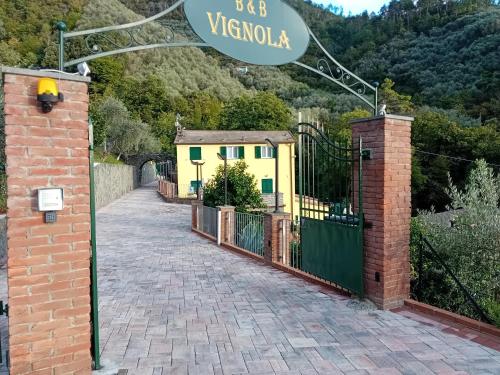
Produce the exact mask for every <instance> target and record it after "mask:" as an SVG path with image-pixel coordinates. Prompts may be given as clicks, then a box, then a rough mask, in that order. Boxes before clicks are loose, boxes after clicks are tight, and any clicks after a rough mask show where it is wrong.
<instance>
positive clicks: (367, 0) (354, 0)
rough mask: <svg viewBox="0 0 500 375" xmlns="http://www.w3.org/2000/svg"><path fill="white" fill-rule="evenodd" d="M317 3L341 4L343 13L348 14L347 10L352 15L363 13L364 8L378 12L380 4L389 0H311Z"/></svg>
mask: <svg viewBox="0 0 500 375" xmlns="http://www.w3.org/2000/svg"><path fill="white" fill-rule="evenodd" d="M312 1H313V2H315V3H317V4H323V5H325V6H328V5H329V4H332V5H333V6H341V7H342V8H344V15H348V14H349V12H351V13H352V15H356V14H360V13H363V11H364V10H368V13H370V12H372V11H373V12H375V13H378V11H379V10H380V8H382V5H384V4H385V3H388V2H389V0H312Z"/></svg>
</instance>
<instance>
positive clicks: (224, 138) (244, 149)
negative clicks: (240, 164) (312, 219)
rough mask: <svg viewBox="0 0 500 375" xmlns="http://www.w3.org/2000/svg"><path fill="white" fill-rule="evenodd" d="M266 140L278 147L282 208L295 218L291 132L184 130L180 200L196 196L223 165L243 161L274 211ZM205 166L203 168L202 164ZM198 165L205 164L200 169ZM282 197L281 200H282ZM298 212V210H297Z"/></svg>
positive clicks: (179, 154)
mask: <svg viewBox="0 0 500 375" xmlns="http://www.w3.org/2000/svg"><path fill="white" fill-rule="evenodd" d="M266 138H267V139H269V140H270V141H271V142H273V143H274V144H275V145H277V146H278V161H279V168H278V170H279V172H278V173H279V176H278V177H279V181H278V188H279V193H280V205H282V208H283V211H285V212H289V213H291V214H292V217H294V216H295V214H298V213H295V212H294V195H295V140H294V139H293V137H292V134H291V133H290V132H289V131H239V130H182V131H180V132H178V133H177V136H176V138H175V141H174V144H175V145H176V148H177V184H178V195H179V197H180V198H188V197H193V196H195V195H196V189H197V186H203V184H205V183H207V182H208V181H209V180H210V179H211V178H213V177H214V175H215V171H216V168H217V167H218V166H219V165H223V163H224V161H223V160H221V159H219V157H218V156H217V154H218V153H220V154H221V155H223V156H225V157H226V158H227V162H228V165H230V164H231V163H234V162H236V161H237V160H244V161H245V163H246V164H247V165H248V172H249V173H251V174H253V175H254V176H255V179H256V180H257V186H258V187H259V189H260V191H261V192H262V194H263V197H264V201H265V202H266V204H267V205H268V206H269V207H274V193H275V186H276V176H275V155H274V153H273V148H272V147H271V146H270V145H269V144H268V143H267V142H266ZM202 163H203V164H202ZM196 164H202V165H201V166H197V165H196ZM281 196H282V198H281ZM295 210H296V209H295Z"/></svg>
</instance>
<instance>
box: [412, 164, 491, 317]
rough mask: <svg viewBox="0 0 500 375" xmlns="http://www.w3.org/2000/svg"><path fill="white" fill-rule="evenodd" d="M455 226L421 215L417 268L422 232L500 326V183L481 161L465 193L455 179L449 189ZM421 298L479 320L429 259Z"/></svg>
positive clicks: (414, 258)
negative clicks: (499, 313)
mask: <svg viewBox="0 0 500 375" xmlns="http://www.w3.org/2000/svg"><path fill="white" fill-rule="evenodd" d="M446 193H447V194H448V195H449V198H450V200H451V207H452V208H454V209H460V210H458V211H453V212H452V213H451V215H450V216H451V220H452V225H451V226H449V225H447V223H443V222H442V221H440V220H437V219H436V215H435V214H433V213H432V212H421V213H420V215H419V216H418V218H417V219H416V222H415V223H414V227H413V237H412V265H413V267H414V268H416V267H417V266H418V248H417V246H418V238H417V237H416V236H417V235H418V233H419V232H420V233H423V234H424V235H425V236H426V237H427V238H428V239H429V242H430V243H431V244H432V245H433V247H434V248H435V249H436V251H438V253H439V255H440V257H441V258H442V259H443V260H444V261H445V262H446V264H447V265H448V266H449V268H450V269H451V270H452V272H453V273H454V274H455V275H456V276H457V278H458V279H459V280H460V281H461V282H462V283H463V284H464V286H465V287H466V288H467V289H468V290H469V291H470V293H471V294H472V295H473V296H474V298H475V299H476V301H477V302H478V303H479V305H480V306H482V307H483V308H484V309H486V310H488V311H490V312H492V316H491V317H492V318H495V319H496V324H497V325H498V326H500V319H498V317H499V316H498V311H499V309H500V274H499V272H500V268H499V265H500V253H499V251H498V249H500V209H499V206H498V205H499V199H500V178H499V176H497V175H495V174H494V173H493V170H492V169H491V168H488V167H487V164H486V162H485V161H484V160H479V161H477V162H476V163H475V164H474V167H473V169H472V170H471V171H470V173H469V175H468V178H467V181H466V185H465V187H464V189H463V190H460V189H459V188H458V187H457V186H456V185H455V184H454V183H453V182H452V180H451V178H450V180H449V186H448V188H447V190H446ZM422 276H423V279H424V281H425V286H424V287H423V296H422V299H423V300H424V301H425V302H427V303H430V304H434V305H437V306H439V307H442V308H445V309H448V310H451V311H454V312H457V313H460V314H464V315H468V316H472V317H476V318H477V314H476V312H475V311H474V310H473V309H472V308H471V306H470V305H469V303H467V302H466V301H465V299H464V297H463V295H462V293H461V292H460V291H459V289H458V287H457V286H456V285H455V283H454V282H453V280H452V279H451V277H450V276H449V275H447V274H446V273H445V272H444V271H443V269H442V268H441V267H440V266H439V265H438V264H437V263H436V262H435V261H432V260H431V259H429V258H426V262H425V264H424V273H423V275H422Z"/></svg>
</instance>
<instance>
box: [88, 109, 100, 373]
mask: <svg viewBox="0 0 500 375" xmlns="http://www.w3.org/2000/svg"><path fill="white" fill-rule="evenodd" d="M89 164H90V165H89V167H90V168H89V175H90V242H91V245H92V257H91V269H90V274H91V275H90V276H91V279H90V283H91V288H92V291H91V293H92V294H91V301H90V316H91V319H92V341H91V351H92V357H93V359H94V370H99V369H100V368H101V361H100V350H99V300H98V293H97V259H96V258H97V251H96V245H97V243H96V223H95V222H96V219H95V187H94V136H93V126H92V120H91V119H90V118H89Z"/></svg>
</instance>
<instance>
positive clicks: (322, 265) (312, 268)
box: [301, 217, 363, 296]
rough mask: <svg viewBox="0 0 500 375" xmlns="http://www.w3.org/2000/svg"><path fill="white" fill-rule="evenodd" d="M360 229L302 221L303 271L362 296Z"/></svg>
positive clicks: (329, 222)
mask: <svg viewBox="0 0 500 375" xmlns="http://www.w3.org/2000/svg"><path fill="white" fill-rule="evenodd" d="M362 245H363V236H362V226H350V225H345V224H339V223H335V222H332V221H328V220H316V219H309V218H305V217H303V218H302V226H301V247H302V268H301V269H302V270H303V271H305V272H308V273H310V274H312V275H315V276H317V277H320V278H322V279H325V280H328V281H332V282H334V283H336V284H338V285H340V286H342V287H344V288H346V289H348V290H350V291H352V292H354V293H356V294H358V295H359V296H363V246H362Z"/></svg>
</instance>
